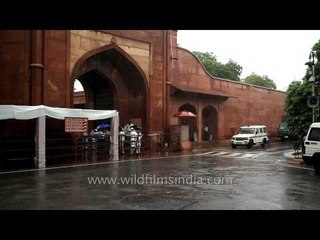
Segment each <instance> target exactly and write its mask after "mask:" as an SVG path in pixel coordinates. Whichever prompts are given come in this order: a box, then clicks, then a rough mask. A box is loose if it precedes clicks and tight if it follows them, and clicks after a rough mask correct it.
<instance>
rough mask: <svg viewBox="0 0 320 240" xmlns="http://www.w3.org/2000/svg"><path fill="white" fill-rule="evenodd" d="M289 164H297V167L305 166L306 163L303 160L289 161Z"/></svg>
mask: <svg viewBox="0 0 320 240" xmlns="http://www.w3.org/2000/svg"><path fill="white" fill-rule="evenodd" d="M287 163H288V164H296V165H304V161H303V160H302V159H299V158H297V159H288V160H287Z"/></svg>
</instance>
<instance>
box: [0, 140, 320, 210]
mask: <svg viewBox="0 0 320 240" xmlns="http://www.w3.org/2000/svg"><path fill="white" fill-rule="evenodd" d="M290 148H291V144H290V145H289V144H281V143H275V144H271V145H269V146H267V147H266V148H265V149H261V148H260V147H254V148H253V149H246V148H237V149H231V148H221V149H215V150H214V151H212V152H210V153H207V154H202V155H201V154H199V155H193V156H187V157H181V158H178V157H173V158H163V159H153V160H134V161H122V162H118V163H107V164H101V165H95V166H85V167H73V168H61V169H50V170H46V171H33V172H24V173H10V174H0V209H159V210H160V209H226V210H229V209H230V210H232V209H266V210H267V209H274V210H277V209H319V208H320V177H319V176H317V175H315V173H314V171H313V170H312V168H308V167H304V168H300V167H299V166H288V165H287V164H286V160H285V158H284V156H283V154H284V153H285V152H288V151H290Z"/></svg>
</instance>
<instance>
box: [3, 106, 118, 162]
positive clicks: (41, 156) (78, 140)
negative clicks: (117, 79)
mask: <svg viewBox="0 0 320 240" xmlns="http://www.w3.org/2000/svg"><path fill="white" fill-rule="evenodd" d="M66 118H83V119H87V120H88V121H89V122H92V121H101V120H111V121H110V128H111V129H110V135H108V138H107V139H108V143H109V144H110V145H109V146H108V152H109V154H110V159H111V160H118V159H119V155H118V133H119V113H118V112H117V111H116V110H92V109H74V108H58V107H49V106H44V105H39V106H25V105H0V120H3V121H6V120H12V119H13V120H23V121H33V122H34V124H32V125H34V131H33V132H34V135H35V136H34V138H33V145H32V144H31V145H30V146H33V147H34V151H33V155H34V156H33V160H34V166H35V167H37V168H45V167H46V159H47V157H48V156H47V153H49V151H50V139H47V138H46V132H47V133H48V132H54V130H50V129H47V131H46V121H50V120H51V119H54V120H55V121H57V120H63V121H64V120H65V119H66ZM29 125H30V124H29ZM59 125H61V122H60V124H59ZM11 126H12V124H11ZM69 135H72V140H73V141H72V142H73V144H74V145H73V149H74V150H75V154H76V155H77V153H79V152H78V148H80V149H81V148H82V150H88V149H89V148H90V146H89V145H88V143H89V139H88V138H86V137H85V136H88V135H87V134H82V133H81V134H69ZM83 136H84V138H83ZM0 139H1V145H2V146H1V148H0V152H1V153H0V154H1V155H2V160H4V161H5V160H8V159H5V157H4V156H6V155H8V153H9V152H10V151H11V152H13V153H15V152H18V149H17V148H19V147H16V146H15V147H13V148H12V149H8V148H6V147H5V145H6V144H7V145H8V142H9V140H7V139H6V137H5V136H0ZM95 143H97V142H95ZM102 143H105V142H102ZM20 145H21V144H20ZM20 147H21V146H20ZM53 153H54V154H55V153H57V149H54V150H53ZM80 154H81V152H80ZM78 157H79V156H78Z"/></svg>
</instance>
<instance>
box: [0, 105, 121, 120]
mask: <svg viewBox="0 0 320 240" xmlns="http://www.w3.org/2000/svg"><path fill="white" fill-rule="evenodd" d="M117 115H118V112H117V111H116V110H92V109H75V108H58V107H48V106H44V105H39V106H24V105H0V120H4V119H18V120H27V119H34V118H38V117H43V116H48V117H52V118H55V119H60V120H64V118H65V117H79V118H88V119H89V120H100V119H107V118H112V117H115V116H117Z"/></svg>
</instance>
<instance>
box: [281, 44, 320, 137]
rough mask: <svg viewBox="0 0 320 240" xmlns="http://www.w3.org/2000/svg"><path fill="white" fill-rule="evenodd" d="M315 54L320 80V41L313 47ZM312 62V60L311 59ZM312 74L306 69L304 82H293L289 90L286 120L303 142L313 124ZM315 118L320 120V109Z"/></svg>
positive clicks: (317, 89) (316, 68)
mask: <svg viewBox="0 0 320 240" xmlns="http://www.w3.org/2000/svg"><path fill="white" fill-rule="evenodd" d="M312 50H313V51H314V52H315V56H316V59H315V76H316V79H319V80H320V61H319V60H320V40H319V41H318V42H317V43H316V44H315V45H314V46H313V47H312ZM311 60H312V59H311ZM311 74H312V72H311V73H310V71H309V69H306V74H305V76H304V78H303V81H302V82H300V81H293V82H292V83H291V84H290V85H289V87H288V90H287V96H286V109H285V111H286V119H287V122H288V127H289V130H290V132H291V134H292V135H293V136H294V137H295V138H296V139H298V140H301V139H302V138H303V137H304V136H305V135H306V134H307V131H308V128H309V126H310V124H311V123H312V108H310V107H307V99H308V96H311V95H312V82H309V78H310V76H311ZM319 91H320V90H319V88H315V95H319ZM315 117H316V119H318V120H320V117H319V108H315Z"/></svg>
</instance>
